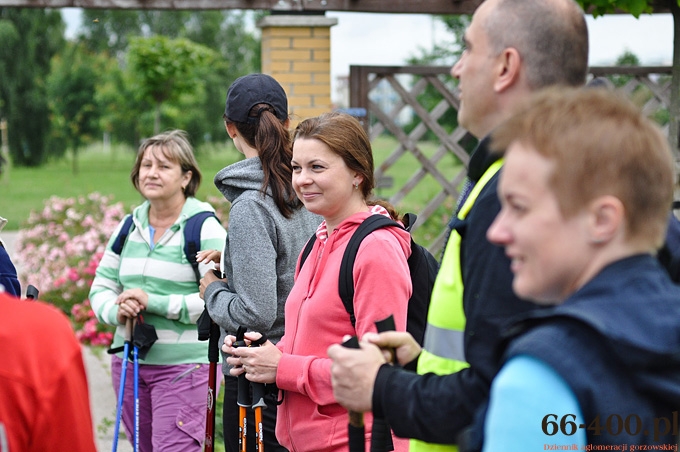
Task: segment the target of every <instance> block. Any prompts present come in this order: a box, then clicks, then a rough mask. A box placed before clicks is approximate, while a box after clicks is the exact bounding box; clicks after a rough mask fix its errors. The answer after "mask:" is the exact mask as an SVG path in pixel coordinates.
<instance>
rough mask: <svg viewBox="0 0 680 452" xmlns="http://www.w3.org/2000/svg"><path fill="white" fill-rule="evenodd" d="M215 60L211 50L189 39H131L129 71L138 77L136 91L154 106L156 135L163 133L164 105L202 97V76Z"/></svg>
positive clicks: (160, 37) (135, 78)
mask: <svg viewBox="0 0 680 452" xmlns="http://www.w3.org/2000/svg"><path fill="white" fill-rule="evenodd" d="M215 60H216V55H215V53H214V52H213V51H212V50H211V49H209V48H207V47H204V46H202V45H199V44H196V43H194V42H192V41H189V40H188V39H184V38H178V39H168V38H167V37H165V36H152V37H150V38H141V37H134V38H131V40H130V46H129V49H128V63H129V70H130V72H131V73H132V74H134V76H135V77H134V80H135V81H136V83H137V89H136V90H135V91H136V92H137V93H139V95H140V96H141V98H142V99H143V100H147V101H149V102H151V104H152V105H153V106H154V127H153V130H154V133H159V132H160V128H161V106H162V105H163V102H165V101H173V100H178V99H180V97H182V96H184V95H192V94H199V93H200V91H201V89H202V88H203V83H202V80H203V79H202V77H201V76H202V75H203V74H205V73H206V72H207V68H208V67H209V65H210V63H212V62H213V61H215Z"/></svg>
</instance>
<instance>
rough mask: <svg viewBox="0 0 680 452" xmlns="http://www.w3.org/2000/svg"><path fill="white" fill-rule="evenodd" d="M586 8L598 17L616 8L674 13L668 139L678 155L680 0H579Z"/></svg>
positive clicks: (679, 130) (638, 14) (629, 10)
mask: <svg viewBox="0 0 680 452" xmlns="http://www.w3.org/2000/svg"><path fill="white" fill-rule="evenodd" d="M577 1H578V3H579V4H580V5H581V6H582V7H583V9H584V10H586V11H590V12H592V13H593V16H595V17H597V16H599V15H603V14H606V13H611V12H613V11H615V10H617V9H618V10H621V11H625V12H628V13H630V14H632V15H633V16H635V17H639V16H640V14H643V13H651V12H652V11H653V8H667V9H668V10H670V12H671V14H672V15H673V30H674V36H673V71H672V81H671V105H670V109H669V110H670V112H669V113H670V124H669V130H668V139H669V142H670V144H671V147H672V149H673V150H674V151H675V153H676V160H680V156H679V155H678V147H679V146H678V145H679V142H678V140H679V137H678V134H679V132H680V0H577Z"/></svg>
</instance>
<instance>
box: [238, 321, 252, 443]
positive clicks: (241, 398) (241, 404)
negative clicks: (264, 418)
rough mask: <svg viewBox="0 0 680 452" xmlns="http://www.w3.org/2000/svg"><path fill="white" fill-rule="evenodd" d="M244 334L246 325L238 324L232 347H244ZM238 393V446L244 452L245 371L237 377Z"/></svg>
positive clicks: (245, 421) (247, 405) (246, 424)
mask: <svg viewBox="0 0 680 452" xmlns="http://www.w3.org/2000/svg"><path fill="white" fill-rule="evenodd" d="M245 334H246V327H244V326H239V327H238V330H237V331H236V342H234V347H245V345H246V341H245V338H244V335H245ZM237 381H238V394H237V396H236V403H238V447H239V451H240V452H246V438H247V436H248V422H247V419H246V410H247V408H248V407H250V400H249V399H250V397H248V395H249V394H248V389H249V386H250V385H249V383H248V380H246V374H245V372H244V373H242V374H241V375H239V376H238V377H237Z"/></svg>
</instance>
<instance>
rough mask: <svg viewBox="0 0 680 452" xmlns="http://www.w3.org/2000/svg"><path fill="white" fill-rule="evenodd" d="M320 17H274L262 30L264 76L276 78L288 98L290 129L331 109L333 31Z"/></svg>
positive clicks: (329, 22)
mask: <svg viewBox="0 0 680 452" xmlns="http://www.w3.org/2000/svg"><path fill="white" fill-rule="evenodd" d="M337 23H338V20H337V19H333V18H328V17H325V16H321V15H271V16H267V17H265V18H263V19H262V20H260V21H259V22H258V23H257V26H258V27H260V28H261V29H262V73H264V74H269V75H271V76H272V77H274V78H275V79H276V80H277V81H278V82H279V83H281V86H283V89H284V90H285V91H286V94H287V95H288V113H289V114H290V118H291V128H294V127H295V126H296V125H297V123H298V122H300V121H302V120H303V119H306V118H310V117H313V116H318V115H320V114H321V113H325V112H328V111H330V110H331V109H332V105H331V27H332V26H333V25H336V24H337Z"/></svg>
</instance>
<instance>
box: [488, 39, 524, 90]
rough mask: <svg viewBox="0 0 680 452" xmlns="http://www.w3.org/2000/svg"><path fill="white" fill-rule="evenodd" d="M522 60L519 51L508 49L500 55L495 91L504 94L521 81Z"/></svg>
mask: <svg viewBox="0 0 680 452" xmlns="http://www.w3.org/2000/svg"><path fill="white" fill-rule="evenodd" d="M521 67H522V58H521V57H520V54H519V52H518V51H517V49H515V48H513V47H508V48H506V49H503V51H502V52H501V54H500V55H498V61H497V66H496V81H495V82H494V89H495V90H496V92H502V91H505V90H506V89H508V88H510V87H511V86H513V85H514V84H516V83H517V82H518V81H519V77H520V69H521Z"/></svg>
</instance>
